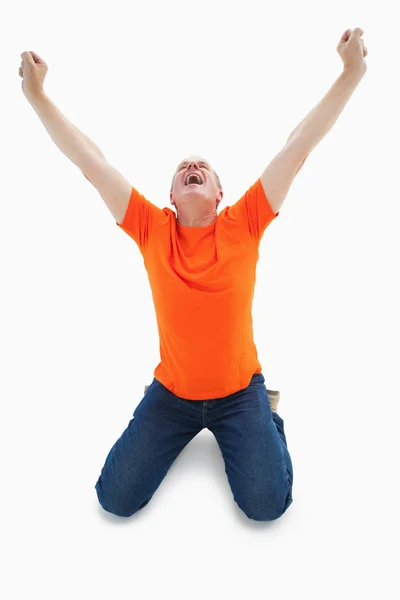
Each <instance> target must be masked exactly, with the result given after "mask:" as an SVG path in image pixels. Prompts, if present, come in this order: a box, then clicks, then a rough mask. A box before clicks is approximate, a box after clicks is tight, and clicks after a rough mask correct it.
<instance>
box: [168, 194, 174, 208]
mask: <svg viewBox="0 0 400 600" xmlns="http://www.w3.org/2000/svg"><path fill="white" fill-rule="evenodd" d="M169 200H170V202H171V204H172V205H174V204H175V202H174V201H173V200H172V192H171V193H170V195H169Z"/></svg>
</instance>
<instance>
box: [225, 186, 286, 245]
mask: <svg viewBox="0 0 400 600" xmlns="http://www.w3.org/2000/svg"><path fill="white" fill-rule="evenodd" d="M278 215H279V211H278V212H277V213H275V212H274V211H273V210H272V208H271V206H270V204H269V202H268V198H267V197H266V195H265V192H264V188H263V185H262V183H261V179H257V181H256V182H255V183H253V185H252V186H251V187H250V188H249V189H248V190H247V192H246V193H245V194H244V195H243V196H242V197H241V198H240V200H238V201H237V202H236V203H235V204H233V205H232V206H230V207H228V211H227V217H228V218H229V217H232V218H233V219H234V220H235V221H236V222H237V223H242V225H243V227H244V228H245V229H246V231H247V233H248V234H249V235H250V236H251V237H252V238H253V239H255V240H256V241H260V240H261V238H262V235H263V233H264V231H265V230H266V228H267V227H268V225H269V224H270V223H271V222H272V221H273V220H274V219H275V218H276V217H277V216H278Z"/></svg>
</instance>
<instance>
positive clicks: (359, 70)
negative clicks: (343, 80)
mask: <svg viewBox="0 0 400 600" xmlns="http://www.w3.org/2000/svg"><path fill="white" fill-rule="evenodd" d="M366 70H367V63H366V62H363V63H362V64H361V65H359V66H357V67H348V66H345V67H343V73H344V74H345V75H347V76H348V77H349V78H352V79H355V80H358V81H361V79H362V78H363V77H364V75H365V72H366Z"/></svg>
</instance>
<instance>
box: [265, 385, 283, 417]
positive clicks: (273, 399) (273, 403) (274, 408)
mask: <svg viewBox="0 0 400 600" xmlns="http://www.w3.org/2000/svg"><path fill="white" fill-rule="evenodd" d="M267 394H268V398H269V405H270V407H271V412H274V413H276V412H278V402H279V399H280V397H281V393H280V392H277V391H275V390H267Z"/></svg>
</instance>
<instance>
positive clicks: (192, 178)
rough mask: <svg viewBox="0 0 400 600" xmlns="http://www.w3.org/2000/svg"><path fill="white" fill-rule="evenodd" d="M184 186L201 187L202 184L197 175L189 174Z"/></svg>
mask: <svg viewBox="0 0 400 600" xmlns="http://www.w3.org/2000/svg"><path fill="white" fill-rule="evenodd" d="M185 185H203V182H202V180H201V177H200V176H199V175H197V173H190V174H189V175H188V176H187V177H186V179H185Z"/></svg>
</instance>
